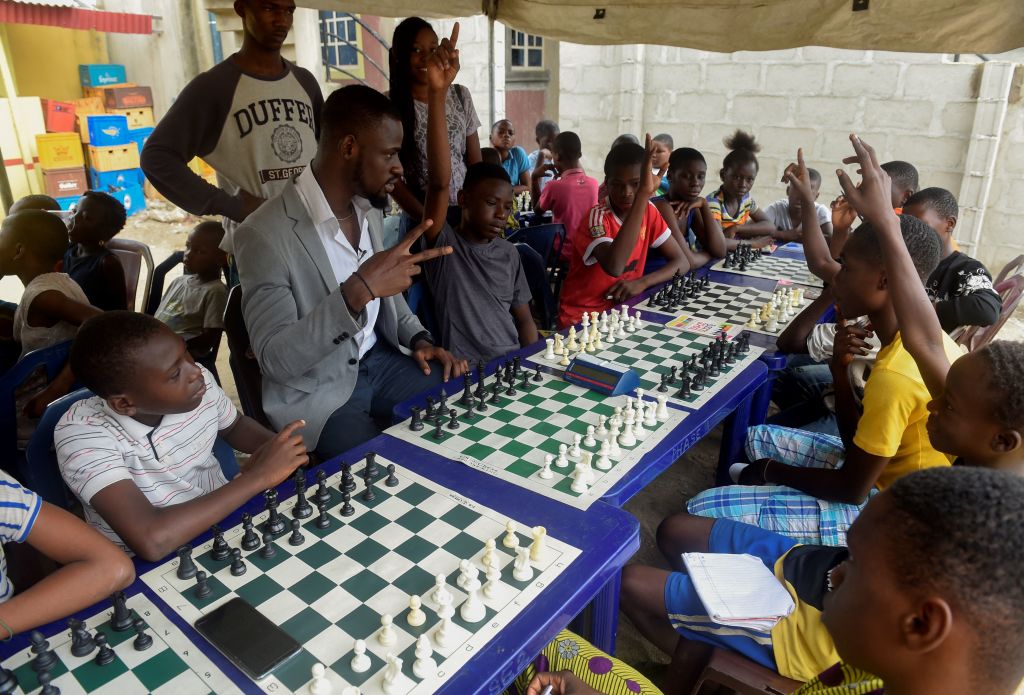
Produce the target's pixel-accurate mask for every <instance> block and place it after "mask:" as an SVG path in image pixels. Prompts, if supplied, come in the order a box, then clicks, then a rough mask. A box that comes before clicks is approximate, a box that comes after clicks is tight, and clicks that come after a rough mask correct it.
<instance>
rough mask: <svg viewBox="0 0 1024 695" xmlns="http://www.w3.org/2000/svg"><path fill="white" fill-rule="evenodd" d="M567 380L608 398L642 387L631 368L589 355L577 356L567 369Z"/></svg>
mask: <svg viewBox="0 0 1024 695" xmlns="http://www.w3.org/2000/svg"><path fill="white" fill-rule="evenodd" d="M565 380H566V381H568V382H569V383H571V384H576V385H578V386H583V387H584V388H588V389H590V390H592V391H597V392H599V393H603V394H605V395H608V396H621V395H622V394H624V393H631V392H632V391H635V390H636V389H637V388H639V387H640V377H639V376H637V373H636V372H635V371H633V370H632V369H630V368H629V367H624V366H622V365H620V364H616V363H615V362H610V361H608V360H598V359H595V358H593V357H589V356H587V355H585V354H584V355H577V356H576V357H574V358H573V359H572V361H571V362H569V366H568V367H566V368H565Z"/></svg>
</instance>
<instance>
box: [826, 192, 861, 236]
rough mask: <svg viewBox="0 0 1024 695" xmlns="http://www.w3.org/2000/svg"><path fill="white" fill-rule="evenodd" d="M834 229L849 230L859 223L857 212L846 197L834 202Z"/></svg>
mask: <svg viewBox="0 0 1024 695" xmlns="http://www.w3.org/2000/svg"><path fill="white" fill-rule="evenodd" d="M831 208H832V229H834V230H835V229H849V228H850V227H852V226H853V223H854V222H856V221H857V211H856V210H854V209H853V206H852V205H850V201H848V200H847V199H846V196H845V195H841V196H839V197H838V198H836V199H835V200H833V201H832V205H831Z"/></svg>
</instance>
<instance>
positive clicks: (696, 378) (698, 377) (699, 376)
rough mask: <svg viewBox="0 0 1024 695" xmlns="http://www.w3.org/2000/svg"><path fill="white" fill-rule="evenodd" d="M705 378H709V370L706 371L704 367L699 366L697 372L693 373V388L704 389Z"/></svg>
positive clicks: (695, 389) (696, 389)
mask: <svg viewBox="0 0 1024 695" xmlns="http://www.w3.org/2000/svg"><path fill="white" fill-rule="evenodd" d="M705 379H707V372H706V371H704V367H698V368H697V373H696V374H694V375H693V390H694V391H703V390H704V380H705Z"/></svg>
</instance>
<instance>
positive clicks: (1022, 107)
mask: <svg viewBox="0 0 1024 695" xmlns="http://www.w3.org/2000/svg"><path fill="white" fill-rule="evenodd" d="M1018 70H1020V68H1018ZM995 171H996V174H995V176H994V177H993V179H992V189H991V191H990V193H989V203H988V206H987V208H986V211H985V221H984V224H983V225H982V234H981V241H980V243H979V245H978V252H977V256H978V259H979V260H981V261H982V262H984V263H985V264H986V265H988V267H989V268H990V269H991V270H992V273H993V275H994V274H995V273H997V272H998V271H999V269H1000V268H1002V267H1003V266H1004V265H1006V264H1007V263H1008V262H1010V260H1012V259H1013V258H1016V257H1017V256H1019V255H1020V254H1022V253H1024V102H1022V101H1021V100H1020V99H1019V98H1018V100H1017V101H1016V102H1014V103H1011V104H1010V107H1009V110H1008V111H1007V114H1006V121H1005V123H1004V124H1003V135H1002V139H1001V147H1000V148H999V154H998V156H997V157H996V168H995Z"/></svg>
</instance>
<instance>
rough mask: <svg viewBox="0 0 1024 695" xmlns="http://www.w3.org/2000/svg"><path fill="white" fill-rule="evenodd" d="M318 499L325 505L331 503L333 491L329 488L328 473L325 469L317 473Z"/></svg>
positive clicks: (319, 469)
mask: <svg viewBox="0 0 1024 695" xmlns="http://www.w3.org/2000/svg"><path fill="white" fill-rule="evenodd" d="M316 499H317V501H322V502H324V503H325V504H326V503H327V502H330V501H331V491H330V490H329V489H328V488H327V471H325V470H324V469H323V468H318V469H317V471H316Z"/></svg>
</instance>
